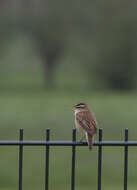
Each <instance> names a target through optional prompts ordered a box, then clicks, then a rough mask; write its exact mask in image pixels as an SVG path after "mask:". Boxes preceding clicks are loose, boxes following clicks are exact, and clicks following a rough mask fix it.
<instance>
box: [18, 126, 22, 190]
mask: <svg viewBox="0 0 137 190" xmlns="http://www.w3.org/2000/svg"><path fill="white" fill-rule="evenodd" d="M19 140H20V141H23V129H20V137H19ZM22 173H23V145H20V146H19V190H22Z"/></svg>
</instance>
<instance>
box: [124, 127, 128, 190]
mask: <svg viewBox="0 0 137 190" xmlns="http://www.w3.org/2000/svg"><path fill="white" fill-rule="evenodd" d="M125 141H128V129H125ZM127 176H128V145H125V149H124V190H127Z"/></svg>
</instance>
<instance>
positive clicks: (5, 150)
mask: <svg viewBox="0 0 137 190" xmlns="http://www.w3.org/2000/svg"><path fill="white" fill-rule="evenodd" d="M81 101H85V102H87V103H88V104H89V105H90V107H91V109H92V110H93V111H94V113H95V115H96V117H97V120H98V123H99V127H101V128H103V139H104V140H123V139H124V128H127V127H128V128H129V140H137V134H136V131H137V129H136V126H137V116H136V113H137V106H136V104H135V102H136V101H137V94H136V92H134V93H129V94H122V93H113V92H112V93H111V92H103V93H101V92H91V91H82V90H78V91H76V90H74V91H73V92H72V91H71V90H63V89H60V90H52V91H46V90H32V89H28V90H26V91H21V90H15V89H14V90H9V91H8V90H7V91H2V92H1V94H0V105H1V109H0V116H1V119H0V139H1V140H8V139H10V140H16V139H18V138H19V129H20V128H23V129H24V139H25V140H44V139H45V129H46V128H50V129H51V139H52V140H71V138H72V128H73V127H74V115H73V111H72V105H73V104H76V103H78V102H81ZM79 137H80V134H77V139H79ZM95 140H97V137H96V138H95ZM103 149H104V150H103V170H102V189H103V190H107V189H111V190H113V189H117V190H120V189H123V159H124V154H123V148H120V147H112V148H110V147H106V148H103ZM0 155H1V156H0V190H16V189H18V148H17V147H0ZM44 156H45V148H44V147H24V163H23V187H24V189H26V190H31V189H33V190H35V189H36V190H42V189H43V188H44V167H45V166H44V163H45V160H44ZM136 157H137V152H136V147H135V148H131V147H130V148H129V180H128V186H129V189H130V190H135V189H136V187H137V180H136V179H137V173H136V171H137V163H136ZM70 180H71V148H69V147H66V148H63V147H54V148H53V147H52V148H51V154H50V189H51V190H69V189H70V185H71V183H70ZM83 189H84V190H89V189H97V147H94V149H93V151H92V152H89V151H88V148H87V147H81V148H80V147H78V148H77V154H76V190H83Z"/></svg>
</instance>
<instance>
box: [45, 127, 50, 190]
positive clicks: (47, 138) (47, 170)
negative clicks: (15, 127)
mask: <svg viewBox="0 0 137 190" xmlns="http://www.w3.org/2000/svg"><path fill="white" fill-rule="evenodd" d="M49 140H50V129H47V130H46V141H49ZM48 189H49V145H46V163H45V190H48Z"/></svg>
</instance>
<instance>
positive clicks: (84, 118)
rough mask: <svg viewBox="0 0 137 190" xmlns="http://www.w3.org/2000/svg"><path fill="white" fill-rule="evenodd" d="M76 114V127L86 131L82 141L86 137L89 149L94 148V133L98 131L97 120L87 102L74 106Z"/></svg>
mask: <svg viewBox="0 0 137 190" xmlns="http://www.w3.org/2000/svg"><path fill="white" fill-rule="evenodd" d="M72 109H73V110H74V112H75V113H74V115H75V125H76V129H77V130H78V131H80V132H83V133H84V136H83V137H82V138H81V140H80V141H81V142H82V141H83V139H84V138H85V137H86V140H87V143H88V149H89V150H92V146H93V141H94V135H95V134H96V133H97V125H98V124H97V120H96V118H95V116H94V114H93V112H91V111H90V108H89V106H88V105H87V104H86V103H79V104H76V105H74V106H73V107H72Z"/></svg>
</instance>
